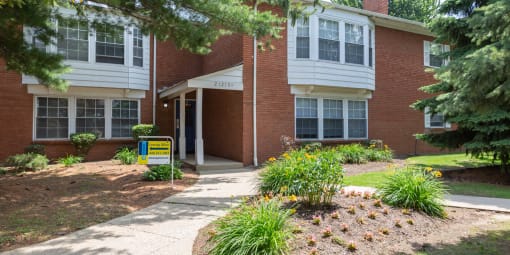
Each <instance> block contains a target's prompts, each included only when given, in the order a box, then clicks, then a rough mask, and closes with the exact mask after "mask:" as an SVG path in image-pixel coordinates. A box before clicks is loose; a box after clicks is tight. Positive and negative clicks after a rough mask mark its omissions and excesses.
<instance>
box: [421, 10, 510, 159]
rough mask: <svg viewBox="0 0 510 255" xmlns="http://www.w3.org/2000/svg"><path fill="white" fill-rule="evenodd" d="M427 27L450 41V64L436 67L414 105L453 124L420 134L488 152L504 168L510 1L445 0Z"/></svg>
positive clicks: (508, 134)
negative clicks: (448, 128) (431, 81)
mask: <svg viewBox="0 0 510 255" xmlns="http://www.w3.org/2000/svg"><path fill="white" fill-rule="evenodd" d="M439 13H440V14H441V16H438V17H437V18H435V19H434V20H433V21H432V22H431V24H430V28H431V30H432V32H434V33H435V34H436V35H437V36H438V37H437V39H436V41H437V42H438V43H446V44H449V45H451V46H452V47H451V48H452V50H451V51H450V52H449V53H446V54H445V57H450V58H451V61H450V62H449V64H448V65H446V66H443V67H441V68H439V69H435V70H434V72H435V78H436V79H437V80H438V82H437V83H436V84H433V85H429V86H425V87H423V88H422V90H423V91H425V92H427V93H430V94H432V95H434V96H432V97H431V98H427V99H423V100H420V101H418V102H416V103H415V104H414V105H413V106H414V108H416V109H419V110H424V109H425V108H426V107H429V108H430V112H431V113H442V114H443V115H444V117H445V119H446V120H448V121H450V122H452V123H455V124H457V128H456V129H455V130H452V131H446V132H442V133H438V134H425V135H420V136H419V138H421V139H423V140H425V141H427V142H429V143H431V144H432V145H435V146H438V147H442V148H461V147H462V148H465V150H466V152H467V153H470V154H472V155H474V156H482V155H486V154H490V155H492V156H493V157H494V159H499V160H501V162H502V165H503V168H504V169H508V166H509V158H510V15H509V14H510V1H508V0H446V1H445V2H443V3H442V4H441V6H440V8H439Z"/></svg>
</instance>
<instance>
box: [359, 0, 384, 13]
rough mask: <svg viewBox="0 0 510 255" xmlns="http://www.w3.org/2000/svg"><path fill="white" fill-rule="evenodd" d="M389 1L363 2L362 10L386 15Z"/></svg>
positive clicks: (365, 0) (364, 0) (367, 0)
mask: <svg viewBox="0 0 510 255" xmlns="http://www.w3.org/2000/svg"><path fill="white" fill-rule="evenodd" d="M388 5H389V0H363V9H365V10H367V11H373V12H378V13H382V14H388Z"/></svg>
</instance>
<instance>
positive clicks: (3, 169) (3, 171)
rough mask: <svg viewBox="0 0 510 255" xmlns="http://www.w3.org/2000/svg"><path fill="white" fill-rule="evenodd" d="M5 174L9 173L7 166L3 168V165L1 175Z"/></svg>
mask: <svg viewBox="0 0 510 255" xmlns="http://www.w3.org/2000/svg"><path fill="white" fill-rule="evenodd" d="M4 174H7V170H5V168H3V167H0V175H4Z"/></svg>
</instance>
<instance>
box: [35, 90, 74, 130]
mask: <svg viewBox="0 0 510 255" xmlns="http://www.w3.org/2000/svg"><path fill="white" fill-rule="evenodd" d="M68 107H69V102H68V99H67V98H56V97H37V98H36V117H35V138H37V139H48V138H67V137H68V133H69V132H68V130H69V114H68V111H69V108H68Z"/></svg>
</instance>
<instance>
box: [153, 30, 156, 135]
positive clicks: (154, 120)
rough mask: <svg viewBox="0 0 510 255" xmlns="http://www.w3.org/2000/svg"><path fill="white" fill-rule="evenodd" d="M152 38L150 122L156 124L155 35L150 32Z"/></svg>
mask: <svg viewBox="0 0 510 255" xmlns="http://www.w3.org/2000/svg"><path fill="white" fill-rule="evenodd" d="M152 39H153V40H154V52H153V55H154V56H153V59H152V61H153V64H152V124H153V125H156V100H157V99H156V96H157V95H156V36H155V35H154V33H153V34H152Z"/></svg>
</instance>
